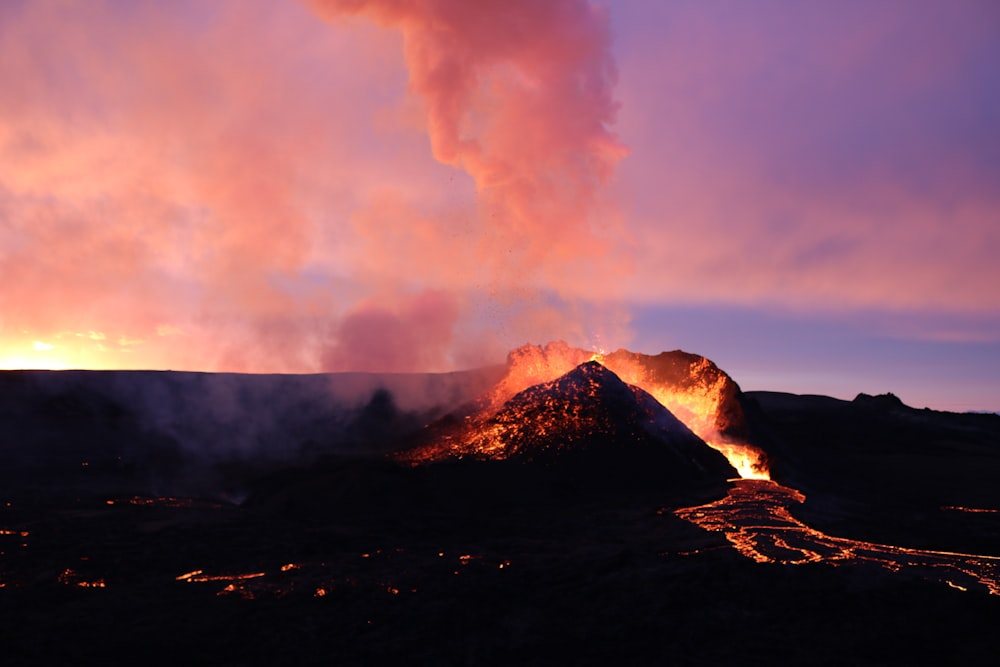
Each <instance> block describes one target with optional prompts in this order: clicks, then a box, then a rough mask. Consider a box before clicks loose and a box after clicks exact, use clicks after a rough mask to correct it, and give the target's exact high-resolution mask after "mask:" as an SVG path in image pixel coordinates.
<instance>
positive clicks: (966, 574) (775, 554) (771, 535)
mask: <svg viewBox="0 0 1000 667" xmlns="http://www.w3.org/2000/svg"><path fill="white" fill-rule="evenodd" d="M804 500H805V496H803V495H802V494H801V493H800V492H798V491H796V490H794V489H790V488H788V487H785V486H781V485H780V484H776V483H774V482H770V481H756V480H744V481H740V482H737V483H736V484H735V485H733V487H732V488H731V489H730V491H729V494H728V495H727V496H726V497H725V498H723V499H721V500H717V501H715V502H713V503H709V504H707V505H701V506H699V507H687V508H684V509H679V510H677V511H676V512H674V513H675V514H676V515H677V516H679V517H680V518H682V519H684V520H686V521H690V522H691V523H693V524H695V525H697V526H699V527H701V528H704V529H705V530H709V531H713V532H721V533H724V534H725V536H726V539H727V540H729V543H730V544H732V545H733V547H734V548H735V549H736V550H737V551H739V552H740V553H741V554H743V555H744V556H746V557H747V558H750V559H752V560H754V561H756V562H758V563H783V564H789V565H798V564H802V563H817V562H822V563H829V564H831V565H834V566H840V565H847V564H851V563H870V564H874V565H877V566H879V567H882V568H884V569H886V570H889V571H891V572H898V571H900V570H906V571H908V572H912V573H914V574H917V575H918V576H921V577H923V578H926V579H930V580H933V581H939V582H943V583H946V584H948V585H949V586H951V587H952V588H958V589H961V590H968V589H969V588H973V587H974V588H978V589H981V590H985V591H987V592H989V593H990V594H992V595H1000V557H997V556H984V555H978V554H963V553H956V552H950V551H932V550H928V549H908V548H905V547H897V546H892V545H889V544H877V543H874V542H863V541H859V540H849V539H846V538H842V537H832V536H830V535H826V534H824V533H822V532H820V531H818V530H815V529H813V528H810V527H809V526H807V525H805V524H804V523H802V522H801V521H799V520H798V519H796V518H795V517H794V516H792V513H791V511H790V507H791V506H793V505H795V504H799V503H802V502H803V501H804Z"/></svg>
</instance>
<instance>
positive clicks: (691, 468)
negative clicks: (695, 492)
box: [401, 361, 736, 482]
mask: <svg viewBox="0 0 1000 667" xmlns="http://www.w3.org/2000/svg"><path fill="white" fill-rule="evenodd" d="M428 437H429V440H430V442H428V443H427V444H425V445H422V446H420V447H418V448H416V449H415V450H411V451H409V452H406V453H404V454H402V455H401V458H403V459H404V460H409V461H412V462H425V463H426V462H433V461H442V460H447V459H449V458H469V457H471V458H473V459H480V460H510V461H519V462H524V463H535V464H546V465H550V466H551V465H582V466H585V467H592V466H597V467H600V468H601V469H602V470H604V471H605V472H610V471H616V472H624V471H626V470H628V471H630V474H633V475H635V479H639V478H640V477H641V478H646V477H649V476H650V475H652V476H653V477H656V478H660V479H662V480H663V481H673V482H695V481H710V480H711V481H723V480H725V479H727V478H732V477H735V476H736V470H735V469H733V468H732V466H730V465H729V463H728V462H727V461H726V459H725V457H724V456H723V455H721V454H720V453H718V452H716V451H715V450H713V449H712V448H710V447H709V446H708V445H707V444H706V443H705V442H704V441H703V440H702V439H701V438H699V437H698V436H697V435H695V434H694V433H693V432H692V431H691V429H689V428H688V427H687V426H685V425H684V424H683V423H682V422H681V421H680V420H679V419H677V417H675V416H674V415H673V414H672V413H671V412H670V411H669V410H668V409H667V408H665V407H663V405H661V404H660V403H659V402H658V401H657V400H656V399H655V398H653V397H652V396H651V395H650V394H649V393H647V392H646V391H644V390H643V389H640V388H639V387H636V386H633V385H629V384H626V383H625V382H623V381H622V380H621V379H620V378H619V377H618V376H617V375H615V373H613V372H612V371H611V370H609V369H608V368H606V367H605V366H603V365H602V364H600V363H598V362H597V361H588V362H584V363H582V364H580V365H579V366H577V367H576V368H574V369H573V370H571V371H570V372H568V373H566V374H565V375H562V376H561V377H559V378H557V379H555V380H552V381H549V382H542V383H540V384H537V385H535V386H532V387H529V388H528V389H525V390H524V391H521V392H520V393H518V394H516V395H514V396H513V397H512V398H511V399H509V400H508V401H506V402H505V403H504V404H503V405H502V406H501V407H500V409H499V410H498V411H497V412H496V413H494V414H492V415H490V414H489V413H488V412H486V413H480V414H479V415H473V416H469V417H467V418H466V419H465V420H464V421H463V422H461V423H460V424H458V425H456V424H455V420H453V419H452V420H444V421H442V422H439V423H438V424H436V425H433V426H432V428H430V429H429V434H428Z"/></svg>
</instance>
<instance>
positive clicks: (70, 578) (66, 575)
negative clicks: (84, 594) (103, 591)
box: [58, 568, 105, 588]
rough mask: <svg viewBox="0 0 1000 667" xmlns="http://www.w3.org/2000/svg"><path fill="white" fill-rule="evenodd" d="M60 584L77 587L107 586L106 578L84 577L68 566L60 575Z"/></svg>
mask: <svg viewBox="0 0 1000 667" xmlns="http://www.w3.org/2000/svg"><path fill="white" fill-rule="evenodd" d="M58 581H59V583H60V584H64V585H66V586H76V587H77V588H105V583H104V579H93V580H88V579H84V578H83V577H82V576H81V575H80V573H78V572H77V571H76V570H73V569H70V568H66V569H65V570H63V571H62V572H61V573H60V574H59V577H58Z"/></svg>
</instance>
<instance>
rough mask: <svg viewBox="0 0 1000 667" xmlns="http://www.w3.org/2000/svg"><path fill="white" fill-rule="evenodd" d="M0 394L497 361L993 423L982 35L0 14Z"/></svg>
mask: <svg viewBox="0 0 1000 667" xmlns="http://www.w3.org/2000/svg"><path fill="white" fill-rule="evenodd" d="M0 79H2V80H3V81H4V82H5V85H4V89H5V90H4V92H3V93H2V94H0V278H2V279H3V288H2V289H0V367H6V368H13V367H51V368H61V367H90V368H174V369H195V370H238V371H261V372H271V371H280V372H312V371H319V370H347V369H360V370H366V369H370V370H404V371H422V370H448V369H452V368H460V367H468V366H473V365H477V364H481V363H486V362H493V361H498V360H502V359H503V355H504V354H505V352H506V350H507V349H509V348H511V347H513V346H517V345H520V344H522V343H525V342H535V343H540V342H545V341H547V340H550V339H558V338H561V339H565V340H567V341H569V342H570V343H572V344H576V345H580V346H585V347H586V346H589V347H603V348H609V349H614V348H617V347H628V348H630V349H633V350H637V351H642V352H647V353H656V352H659V351H661V350H664V349H674V348H678V347H679V348H683V349H686V350H689V351H692V352H697V353H700V354H704V355H705V356H708V357H709V358H711V359H713V360H714V361H716V362H717V363H719V365H720V366H721V367H722V368H724V369H725V370H726V371H728V372H729V373H730V374H731V375H732V376H733V377H734V378H735V379H736V380H737V382H739V383H740V384H741V386H743V388H744V389H774V390H787V391H795V392H799V393H823V394H830V395H834V396H838V397H843V398H851V397H853V396H854V394H856V393H857V392H860V391H864V392H868V393H879V392H885V391H892V392H894V393H896V394H898V395H899V396H900V397H901V398H903V400H904V401H906V402H908V403H910V404H912V405H916V406H917V407H923V406H930V407H935V408H941V409H951V410H970V409H982V410H1000V289H998V287H997V286H998V285H1000V262H998V261H997V255H998V254H1000V131H998V129H997V128H1000V5H998V4H997V3H995V2H992V1H983V2H963V1H954V0H952V1H945V0H941V1H939V2H930V1H919V0H905V1H904V0H899V1H893V2H889V1H881V2H880V1H876V0H869V1H865V2H860V1H859V2H833V1H828V2H822V1H817V2H809V3H802V2H793V1H790V0H789V1H773V2H767V1H759V2H752V3H750V2H736V1H732V2H721V1H719V2H711V1H708V2H706V1H699V2H694V1H690V2H659V1H652V0H650V1H646V2H642V1H639V0H618V1H616V2H613V3H596V4H595V3H588V2H585V1H584V0H552V2H545V3H539V2H535V1H534V0H506V1H500V0H484V1H483V2H477V3H468V2H459V1H458V0H436V1H430V0H426V1H425V0H403V1H401V2H389V1H388V0H369V1H367V2H360V3H355V2H347V1H346V0H316V1H315V2H311V3H302V2H298V1H296V0H286V1H275V2H272V1H270V0H228V1H225V0H223V1H220V2H213V3H203V2H200V1H197V0H182V1H177V2H149V3H133V2H115V1H112V0H94V1H93V2H88V3H64V2H56V1H52V2H48V1H45V0H32V1H31V2H16V1H15V2H6V3H3V4H2V5H0Z"/></svg>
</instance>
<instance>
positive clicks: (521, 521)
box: [0, 353, 1000, 665]
mask: <svg viewBox="0 0 1000 667" xmlns="http://www.w3.org/2000/svg"><path fill="white" fill-rule="evenodd" d="M615 354H619V353H615ZM671 354H673V353H671ZM688 356H690V357H691V358H692V359H694V360H693V361H690V362H689V361H688V360H686V358H682V357H680V356H661V357H658V358H652V359H658V361H657V362H656V363H658V364H660V365H661V366H663V368H664V369H666V368H667V367H668V366H671V367H672V366H673V365H676V364H675V361H677V363H680V362H684V364H683V366H684V367H685V368H696V367H697V368H701V367H704V364H701V363H700V362H698V360H697V359H695V355H688ZM679 367H680V366H679ZM711 368H714V366H711ZM711 368H710V369H709V370H711ZM716 370H717V369H716ZM504 372H505V371H504V369H503V368H502V367H501V368H496V369H486V370H484V371H482V372H481V373H478V372H477V373H468V374H454V375H450V376H433V377H431V376H418V377H408V378H406V377H404V378H400V377H396V378H385V377H382V378H378V377H373V376H361V375H359V376H351V377H350V378H349V379H350V382H349V383H346V384H345V380H344V378H337V377H335V376H302V377H296V376H245V375H244V376H228V375H227V376H212V375H204V374H185V373H86V372H79V373H45V372H30V373H29V372H7V373H0V464H2V466H0V482H2V486H0V552H2V553H0V586H2V587H0V645H2V646H3V647H4V649H3V650H4V654H3V655H4V664H10V665H16V664H39V663H87V662H95V661H98V660H101V661H105V662H108V661H115V662H118V661H123V660H128V661H129V662H137V663H146V664H176V663H177V662H180V661H185V662H197V663H208V664H232V665H242V664H273V663H278V662H281V663H298V664H330V663H333V664H373V663H383V662H389V661H393V662H399V663H404V664H436V665H440V664H487V665H489V664H512V663H516V664H539V665H541V664H593V665H606V664H664V663H667V664H695V663H697V664H713V663H719V662H722V661H738V662H739V663H740V664H775V663H776V662H777V663H780V664H785V663H795V664H801V663H809V664H815V663H829V664H845V663H849V664H912V663H913V662H915V661H919V662H936V663H973V664H976V663H980V664H981V663H983V662H988V661H991V660H992V659H993V658H994V656H995V640H994V639H993V637H994V633H995V628H996V627H997V626H998V623H1000V597H998V596H996V595H990V594H987V593H985V592H982V591H981V590H979V589H969V590H957V589H956V588H955V587H953V586H950V585H946V584H945V583H942V582H941V581H934V580H928V579H925V578H924V577H923V576H922V575H920V574H919V573H910V572H908V571H906V570H902V571H900V572H895V573H894V572H890V571H888V570H886V569H885V568H880V567H875V566H870V565H866V564H865V563H858V564H847V565H844V566H838V567H833V566H830V565H828V564H825V563H812V564H800V565H791V564H780V563H757V562H754V561H753V560H751V559H749V558H746V557H744V556H743V555H741V554H740V552H738V551H737V550H736V549H735V548H734V547H733V545H732V544H731V543H730V542H729V541H727V539H726V537H725V536H724V535H723V533H721V532H708V531H706V530H703V529H702V528H699V527H698V526H696V525H695V524H694V523H690V522H688V521H686V520H683V519H681V518H680V517H679V516H677V515H675V513H674V512H675V510H677V509H679V508H685V507H688V508H691V507H694V506H699V505H702V504H704V503H709V502H711V501H713V500H715V499H719V498H722V497H723V496H725V495H726V494H727V491H728V489H729V485H728V482H727V481H726V480H727V478H729V477H731V476H732V474H733V471H732V468H730V467H729V466H728V464H726V463H725V461H723V460H721V456H720V455H718V454H717V453H716V452H715V451H713V450H710V449H708V448H707V446H705V445H704V443H702V442H701V440H700V439H699V438H698V437H697V436H695V435H694V434H693V433H691V432H690V431H689V430H687V428H686V427H684V425H683V424H679V423H677V422H676V419H674V418H673V416H672V415H670V413H669V412H667V411H665V410H662V406H659V404H655V405H653V404H650V403H649V402H648V400H647V399H646V398H645V397H644V395H645V393H644V392H640V391H635V390H634V388H631V387H629V386H628V385H626V384H624V383H622V382H621V381H620V380H619V379H618V378H617V377H615V375H614V374H613V373H610V372H609V371H606V370H605V369H603V368H601V367H599V366H596V365H586V364H585V365H584V366H582V367H580V368H578V369H577V370H576V371H573V372H572V373H570V374H569V375H566V376H563V377H561V378H559V379H557V380H555V381H552V382H548V383H543V384H542V385H540V386H538V387H536V388H529V389H528V390H527V391H524V392H520V393H515V394H514V395H513V396H512V397H510V398H508V399H507V400H505V401H504V402H503V403H502V404H501V405H499V406H497V408H496V411H495V412H494V413H491V414H490V415H489V416H487V417H483V421H482V422H476V423H475V424H474V425H473V426H471V427H470V426H469V425H468V424H467V422H468V420H467V419H466V418H467V417H469V418H470V419H471V417H470V415H472V414H473V413H472V412H471V411H470V408H469V405H470V402H472V401H474V399H476V397H477V396H480V395H482V394H484V393H485V392H489V391H490V388H491V387H493V385H494V384H495V383H497V382H498V381H500V380H501V378H502V377H504ZM664 372H666V371H664ZM723 379H728V378H723ZM338 383H339V384H338ZM348 385H349V386H348ZM724 386H725V387H726V388H727V389H726V391H728V392H731V396H728V398H727V399H726V402H725V403H724V405H725V406H727V407H726V409H725V411H724V412H725V414H728V415H730V416H731V418H730V419H729V420H728V422H727V423H729V424H730V425H731V426H732V428H733V429H739V432H740V433H741V434H742V435H743V436H745V437H747V438H749V439H750V441H751V442H752V443H753V444H754V445H755V446H757V447H759V448H761V449H763V450H764V451H765V452H766V454H767V457H768V461H769V463H770V466H771V470H772V475H773V477H774V478H775V479H777V480H779V481H781V482H782V483H784V484H786V485H787V486H790V487H794V488H795V489H798V490H799V491H801V492H802V493H803V494H804V495H805V497H806V500H805V503H804V504H803V505H799V506H796V507H795V508H794V509H793V511H794V512H795V514H796V516H798V517H799V518H801V519H802V520H804V521H805V522H806V523H808V524H809V525H810V526H812V527H814V528H822V529H823V530H825V531H827V532H829V533H832V534H836V535H842V536H844V537H851V538H864V539H869V540H872V541H877V542H882V543H894V544H905V545H908V546H916V547H927V548H938V549H948V550H955V551H972V552H974V553H980V554H990V553H998V552H1000V550H998V544H1000V539H998V537H997V535H998V534H1000V533H998V532H997V525H998V522H1000V521H998V518H1000V512H994V511H987V510H997V509H1000V492H998V491H997V485H996V484H995V482H994V480H995V479H996V478H997V476H996V473H997V472H998V465H1000V424H998V422H1000V417H997V416H995V415H957V414H949V413H940V412H934V411H925V410H914V409H912V408H908V407H906V406H904V405H902V404H901V403H899V402H898V401H897V400H894V397H891V396H881V397H866V396H859V398H858V399H857V400H855V401H838V400H835V399H830V398H826V397H814V396H792V395H788V394H776V393H765V392H753V393H749V394H743V393H741V392H740V391H739V388H738V386H736V385H735V383H732V388H729V384H728V383H727V384H725V385H724ZM591 398H593V400H591ZM733 402H736V404H737V407H738V409H737V408H733V407H732V404H733ZM654 403H655V401H654ZM661 410H662V411H661ZM571 418H572V419H571ZM574 420H576V421H574ZM469 423H471V422H469ZM484 426H486V427H490V428H492V429H494V431H493V432H494V433H499V434H500V435H501V436H502V437H501V438H500V440H499V441H498V445H499V446H500V447H501V450H503V449H504V448H506V450H505V453H506V454H508V455H505V456H500V457H489V456H477V455H475V453H476V452H482V451H484V449H483V447H481V445H485V444H495V443H487V441H486V440H482V439H479V440H477V439H476V438H475V437H471V439H469V438H470V432H469V431H468V429H469V428H473V430H475V429H478V428H482V427H484ZM497 429H498V430H497ZM445 435H447V436H449V437H452V438H459V439H460V442H461V443H465V444H468V445H469V447H466V446H465V445H461V444H460V445H459V446H455V447H446V448H444V449H445V450H446V451H445V455H443V456H437V457H433V458H434V461H432V462H424V463H422V464H421V465H414V463H415V461H416V459H415V458H414V456H413V453H414V452H415V451H419V448H420V447H426V446H428V443H429V442H432V441H436V440H437V439H438V438H440V437H443V436H445ZM461 438H467V439H466V440H461ZM453 444H454V443H453ZM477 447H478V449H477ZM400 449H403V450H405V451H404V453H403V454H402V455H400V456H397V457H395V458H393V457H390V456H387V454H388V453H390V452H396V451H399V450H400ZM84 464H86V465H84ZM972 510H977V511H972ZM686 511H687V512H696V511H697V510H696V509H695V510H686ZM734 520H735V519H734Z"/></svg>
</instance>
